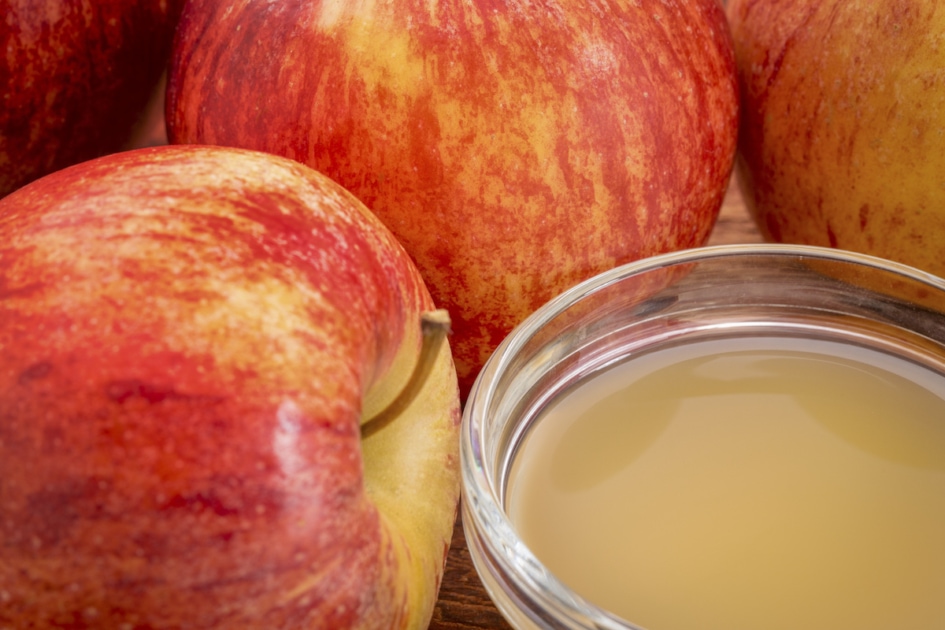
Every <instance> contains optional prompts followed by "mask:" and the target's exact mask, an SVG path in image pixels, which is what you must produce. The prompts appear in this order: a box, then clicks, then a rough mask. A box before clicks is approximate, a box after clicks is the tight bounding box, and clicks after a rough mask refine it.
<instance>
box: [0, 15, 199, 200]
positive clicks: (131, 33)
mask: <svg viewBox="0 0 945 630" xmlns="http://www.w3.org/2000/svg"><path fill="white" fill-rule="evenodd" d="M182 5H183V0H109V1H108V2H103V1H101V0H0V51H3V52H2V54H0V197H3V196H4V195H7V194H9V193H10V192H11V191H13V190H15V189H16V188H19V187H20V186H22V185H24V184H26V183H28V182H30V181H32V180H34V179H36V178H38V177H41V176H43V175H45V174H47V173H51V172H53V171H56V170H58V169H60V168H63V167H65V166H69V165H71V164H76V163H78V162H81V161H84V160H88V159H91V158H94V157H97V156H100V155H104V154H106V153H111V152H114V151H117V150H119V149H121V148H122V147H123V146H124V145H125V144H126V143H128V142H129V141H130V139H131V137H132V135H133V132H134V130H135V126H136V124H137V123H138V122H140V118H141V117H142V116H143V114H144V113H145V109H146V105H147V104H148V101H149V99H150V98H151V97H152V94H153V93H154V92H155V90H156V88H157V87H158V83H159V79H160V77H161V75H162V73H163V72H164V71H165V69H166V66H167V59H168V55H169V53H170V48H171V38H172V36H173V32H174V27H175V26H176V23H177V18H178V16H179V14H180V9H181V6H182Z"/></svg>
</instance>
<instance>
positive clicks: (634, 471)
mask: <svg viewBox="0 0 945 630" xmlns="http://www.w3.org/2000/svg"><path fill="white" fill-rule="evenodd" d="M507 490H508V492H507V497H506V503H507V509H508V512H509V516H510V518H511V520H512V522H513V524H514V525H515V527H516V529H517V530H518V532H519V534H520V535H521V537H522V538H523V540H524V542H525V543H526V544H527V545H528V546H529V548H531V550H532V551H533V552H534V554H535V555H536V556H537V557H538V559H539V560H540V561H541V562H542V563H543V564H544V565H545V566H546V567H548V568H549V569H550V570H551V571H552V572H553V573H554V574H556V575H557V577H558V578H560V580H561V581H563V582H564V583H565V584H567V585H568V586H570V587H571V588H572V589H573V590H575V591H576V592H577V593H579V594H581V595H582V596H584V597H585V598H586V599H588V600H589V601H591V602H592V603H594V604H596V605H598V606H600V607H602V608H605V609H607V610H609V611H611V612H613V613H615V614H617V615H619V616H621V617H623V618H625V619H626V620H628V621H630V622H632V623H634V624H637V625H639V626H641V627H643V628H646V629H648V630H782V629H783V630H802V629H803V630H871V629H876V630H879V629H882V630H889V629H890V628H895V629H896V630H933V629H936V628H945V376H943V375H942V374H939V373H936V372H933V371H931V370H929V369H926V368H922V367H919V366H916V365H914V364H910V363H907V362H905V361H902V360H900V359H894V358H892V357H889V356H886V355H884V354H881V353H879V352H876V351H872V350H866V349H863V348H857V347H853V346H847V345H843V344H837V343H833V342H826V341H823V342H821V341H813V340H811V341H806V340H801V341H798V340H771V339H767V340H761V339H758V340H740V341H738V342H733V341H731V340H728V341H724V342H722V341H713V342H705V343H700V344H692V346H691V347H688V348H685V349H684V348H677V349H672V350H665V351H659V352H656V353H654V354H652V355H649V356H642V357H639V358H637V359H635V360H633V361H628V362H625V363H623V364H621V365H619V366H616V367H614V368H611V369H610V370H608V371H606V372H604V373H602V374H599V375H596V376H594V377H592V378H589V379H587V381H585V382H584V383H582V384H580V385H579V386H577V387H576V388H575V389H573V390H571V391H570V392H568V393H567V394H566V395H563V396H561V398H560V400H559V401H557V402H556V403H555V404H554V405H553V406H552V407H550V408H549V409H548V410H547V411H546V412H544V413H543V416H542V417H541V418H540V420H539V421H538V422H536V423H535V425H534V427H533V428H532V429H531V430H530V433H529V434H528V435H527V437H526V438H525V440H524V441H523V444H522V445H521V447H520V450H519V452H518V454H517V455H516V457H515V461H514V462H513V466H512V469H511V470H510V474H509V481H508V486H507Z"/></svg>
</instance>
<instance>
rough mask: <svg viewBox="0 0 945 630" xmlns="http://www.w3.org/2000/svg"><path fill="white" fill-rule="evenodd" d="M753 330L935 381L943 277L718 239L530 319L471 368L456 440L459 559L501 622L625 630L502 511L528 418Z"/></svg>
mask: <svg viewBox="0 0 945 630" xmlns="http://www.w3.org/2000/svg"><path fill="white" fill-rule="evenodd" d="M758 336H761V337H764V336H771V337H777V338H779V339H794V338H797V339H801V338H808V339H820V340H827V341H836V342H839V343H845V344H854V345H856V346H859V347H866V348H870V349H872V350H876V351H878V352H883V353H887V354H891V355H894V356H896V357H900V358H902V359H905V360H906V361H908V362H910V363H914V364H918V365H921V366H923V367H924V368H928V369H929V370H931V372H932V373H935V374H937V375H940V376H942V378H943V379H945V281H943V280H942V279H940V278H938V277H935V276H933V275H930V274H926V273H923V272H921V271H918V270H916V269H913V268H910V267H907V266H904V265H900V264H896V263H893V262H889V261H885V260H881V259H877V258H875V257H870V256H865V255H860V254H855V253H849V252H844V251H839V250H833V249H826V248H819V247H808V246H793V245H744V246H743V245H725V246H718V247H705V248H700V249H693V250H687V251H682V252H677V253H672V254H666V255H662V256H656V257H652V258H649V259H645V260H641V261H638V262H635V263H631V264H628V265H625V266H622V267H619V268H616V269H613V270H611V271H609V272H606V273H603V274H601V275H599V276H596V277H594V278H592V279H590V280H588V281H586V282H584V283H581V284H579V285H577V286H575V287H574V288H572V289H570V290H569V291H567V292H565V293H563V294H562V295H560V296H559V297H557V298H555V299H554V300H552V301H551V302H549V303H548V304H546V305H545V306H544V307H542V308H541V309H540V310H538V311H537V312H535V313H534V314H533V315H532V316H531V317H530V318H529V319H528V320H527V321H525V322H524V323H522V324H521V325H520V326H519V327H518V328H517V329H516V330H514V331H513V332H512V333H511V334H510V335H509V336H508V338H506V339H505V340H504V342H503V343H502V344H501V345H500V347H499V348H498V349H497V351H496V352H495V353H494V355H493V356H492V357H491V358H490V360H489V361H488V362H487V364H486V365H485V367H484V369H483V370H482V372H481V373H480V375H479V377H478V379H477V381H476V383H475V385H474V387H473V388H472V391H471V393H470V395H469V397H468V400H467V402H466V405H465V408H464V416H463V427H462V433H461V457H462V474H463V498H462V518H463V526H464V532H465V536H466V539H467V544H468V547H469V552H470V554H471V557H472V560H473V562H474V565H475V567H476V570H477V572H478V574H479V576H480V577H481V580H482V582H483V584H484V586H485V588H486V590H487V591H488V593H489V595H490V596H491V598H492V599H493V601H494V602H495V603H496V605H497V607H498V609H499V611H500V612H501V613H502V615H503V616H504V617H505V618H506V619H507V620H508V621H509V622H510V623H511V625H512V626H514V627H516V628H574V629H578V628H614V629H618V628H619V629H626V628H638V626H635V625H633V622H632V621H630V620H627V619H624V618H621V617H619V616H617V615H615V614H612V613H610V612H608V611H607V610H604V609H602V608H599V607H597V606H596V605H594V604H593V603H591V602H590V601H588V600H586V599H584V598H582V597H581V596H580V595H578V594H577V593H576V592H574V591H572V590H571V589H570V588H568V586H566V585H565V584H564V582H562V581H561V580H560V579H558V577H556V576H555V575H554V574H552V573H551V572H550V571H549V570H548V569H547V568H546V567H545V566H544V565H543V564H542V562H541V561H540V560H539V559H538V558H537V557H536V556H535V554H533V553H532V551H531V550H530V549H529V547H528V546H526V545H525V544H524V543H523V542H522V540H521V538H520V536H519V534H518V532H517V531H516V528H515V526H514V525H513V522H512V520H511V519H510V517H509V506H508V500H509V493H508V481H509V475H510V471H511V470H512V465H513V462H514V460H515V457H516V454H517V452H518V451H519V449H520V447H521V445H522V442H523V439H524V437H525V436H526V435H527V433H528V431H529V429H530V428H532V426H533V424H534V423H535V422H536V418H538V417H539V416H540V414H541V413H542V411H543V410H545V409H546V408H548V407H549V405H551V404H552V403H553V402H554V401H555V400H556V399H558V397H560V396H561V395H563V394H564V393H565V392H567V391H569V390H570V389H572V388H573V387H574V386H575V384H578V383H581V382H583V381H584V380H585V379H587V378H588V377H589V376H592V375H594V374H598V373H600V371H601V370H604V369H606V368H608V367H610V366H613V365H615V364H617V363H620V362H622V361H625V360H627V357H633V356H641V355H644V354H646V353H647V352H650V351H652V350H654V349H661V348H668V347H678V346H680V345H684V344H689V343H693V342H702V341H706V340H719V339H732V338H739V337H758ZM943 382H945V381H943ZM651 630H661V629H660V628H656V627H654V628H652V629H651Z"/></svg>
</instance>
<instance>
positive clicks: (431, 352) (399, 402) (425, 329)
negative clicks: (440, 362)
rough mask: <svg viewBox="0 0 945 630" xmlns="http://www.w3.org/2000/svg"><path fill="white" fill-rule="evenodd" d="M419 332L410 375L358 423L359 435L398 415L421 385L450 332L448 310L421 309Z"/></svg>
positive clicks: (378, 427)
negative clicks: (372, 413) (380, 406)
mask: <svg viewBox="0 0 945 630" xmlns="http://www.w3.org/2000/svg"><path fill="white" fill-rule="evenodd" d="M420 332H421V334H422V341H421V347H420V357H419V359H418V360H417V363H416V365H415V366H414V369H413V373H412V374H411V375H410V380H408V381H407V384H406V385H404V388H403V389H402V390H401V391H400V393H399V394H398V395H397V398H395V399H394V400H393V401H391V403H390V404H389V405H387V407H386V408H384V410H382V411H381V412H380V413H378V414H377V415H376V416H374V418H373V419H371V420H370V421H369V422H368V423H367V424H365V425H364V426H363V427H362V429H361V435H362V437H368V436H369V435H371V434H372V433H374V432H375V431H378V430H379V429H381V428H383V427H384V425H386V424H387V423H388V422H390V421H391V420H393V419H394V418H396V417H397V416H399V415H400V414H401V413H402V412H403V411H404V409H406V408H407V407H408V406H409V405H410V403H411V402H413V399H414V398H416V397H417V394H419V393H420V390H421V389H423V385H424V383H426V381H427V378H428V377H429V376H430V372H431V371H432V370H433V365H434V364H435V363H436V357H437V355H438V354H439V353H440V347H441V346H442V345H443V342H444V341H445V340H446V337H447V335H449V334H450V332H451V328H450V316H449V313H448V312H447V311H446V310H445V309H437V310H435V311H425V312H423V313H421V315H420Z"/></svg>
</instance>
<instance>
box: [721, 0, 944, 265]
mask: <svg viewBox="0 0 945 630" xmlns="http://www.w3.org/2000/svg"><path fill="white" fill-rule="evenodd" d="M728 16H729V19H730V22H731V25H732V32H733V37H734V41H735V49H736V57H737V64H738V69H739V80H740V83H741V98H742V108H743V118H742V127H741V132H740V136H739V152H738V157H737V162H736V169H737V174H738V180H739V182H740V186H741V189H742V192H743V197H744V199H745V202H746V205H747V206H748V209H749V211H750V212H751V214H752V215H753V217H754V218H755V221H756V223H757V224H758V227H759V228H760V230H761V232H762V234H763V235H764V236H765V238H766V239H768V240H771V241H777V242H787V243H803V244H810V245H821V246H826V247H836V248H841V249H847V250H853V251H858V252H862V253H867V254H873V255H876V256H881V257H883V258H887V259H891V260H895V261H898V262H902V263H906V264H909V265H912V266H914V267H918V268H920V269H924V270H925V271H929V272H931V273H934V274H937V275H939V276H945V256H943V255H942V252H943V251H945V71H943V68H945V5H943V4H942V3H941V2H936V1H935V0H891V1H889V2H849V1H847V0H794V1H793V2H777V1H776V0H750V1H749V0H730V1H729V3H728Z"/></svg>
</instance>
